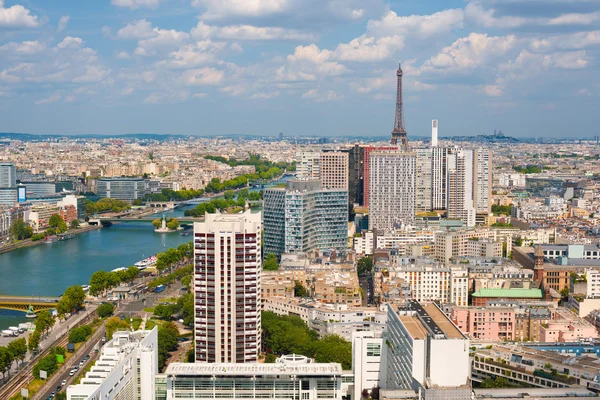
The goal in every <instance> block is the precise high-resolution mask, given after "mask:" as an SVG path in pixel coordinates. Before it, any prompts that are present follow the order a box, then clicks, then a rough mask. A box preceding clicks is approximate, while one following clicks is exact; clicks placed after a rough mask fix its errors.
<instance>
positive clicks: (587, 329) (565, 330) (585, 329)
mask: <svg viewBox="0 0 600 400" xmlns="http://www.w3.org/2000/svg"><path fill="white" fill-rule="evenodd" d="M598 337H599V336H598V332H597V331H596V328H595V327H594V326H593V325H592V324H590V323H589V322H587V321H586V320H584V319H583V318H580V317H578V316H577V315H575V314H573V313H572V312H571V311H570V310H567V309H564V308H558V309H555V310H552V320H551V321H549V322H548V323H547V324H545V325H542V326H541V327H540V342H543V343H551V342H561V343H565V342H576V341H579V340H582V339H586V340H591V339H594V338H598Z"/></svg>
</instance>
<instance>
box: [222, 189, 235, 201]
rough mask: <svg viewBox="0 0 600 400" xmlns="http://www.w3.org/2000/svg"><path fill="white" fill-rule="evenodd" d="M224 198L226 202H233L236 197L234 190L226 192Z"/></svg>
mask: <svg viewBox="0 0 600 400" xmlns="http://www.w3.org/2000/svg"><path fill="white" fill-rule="evenodd" d="M223 197H224V198H225V200H231V199H233V198H234V197H235V192H234V191H233V190H226V191H225V193H224V194H223Z"/></svg>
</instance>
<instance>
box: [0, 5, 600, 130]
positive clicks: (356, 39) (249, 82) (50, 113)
mask: <svg viewBox="0 0 600 400" xmlns="http://www.w3.org/2000/svg"><path fill="white" fill-rule="evenodd" d="M398 60H401V61H402V67H403V70H404V88H405V90H404V101H405V118H406V128H407V131H408V134H409V137H410V135H428V134H429V131H430V126H431V122H430V121H431V119H434V118H437V119H439V120H440V135H461V134H462V135H472V134H479V133H490V132H492V131H493V130H494V129H495V128H496V129H502V131H503V132H504V133H505V134H508V135H513V136H532V137H540V136H553V137H573V136H575V137H580V136H593V135H596V134H598V135H600V128H599V127H598V125H600V117H599V114H600V113H599V111H600V101H599V100H600V64H599V63H600V61H599V60H600V0H427V1H424V0H411V1H409V0H395V1H386V0H51V1H49V0H16V1H15V0H0V131H4V132H27V133H67V134H68V133H106V134H120V133H138V132H147V133H179V134H197V135H212V134H228V133H248V134H265V135H275V134H277V133H279V132H284V133H285V134H289V135H317V136H334V135H356V136H363V137H364V136H375V135H388V134H389V132H391V130H392V127H393V112H394V104H395V102H394V97H395V79H396V77H395V70H396V68H397V65H398Z"/></svg>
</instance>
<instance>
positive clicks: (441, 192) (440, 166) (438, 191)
mask: <svg viewBox="0 0 600 400" xmlns="http://www.w3.org/2000/svg"><path fill="white" fill-rule="evenodd" d="M448 151H449V149H448V148H446V147H435V148H432V149H431V208H432V210H445V209H446V207H447V203H448V190H447V185H448V182H447V178H446V176H447V174H448V164H447V157H448Z"/></svg>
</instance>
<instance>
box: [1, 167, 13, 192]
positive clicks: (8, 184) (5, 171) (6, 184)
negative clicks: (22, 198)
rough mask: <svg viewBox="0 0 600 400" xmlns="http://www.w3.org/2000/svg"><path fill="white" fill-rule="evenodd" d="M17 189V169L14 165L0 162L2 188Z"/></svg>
mask: <svg viewBox="0 0 600 400" xmlns="http://www.w3.org/2000/svg"><path fill="white" fill-rule="evenodd" d="M16 187H17V169H16V168H15V166H14V164H12V163H7V162H0V188H10V189H14V188H16Z"/></svg>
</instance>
